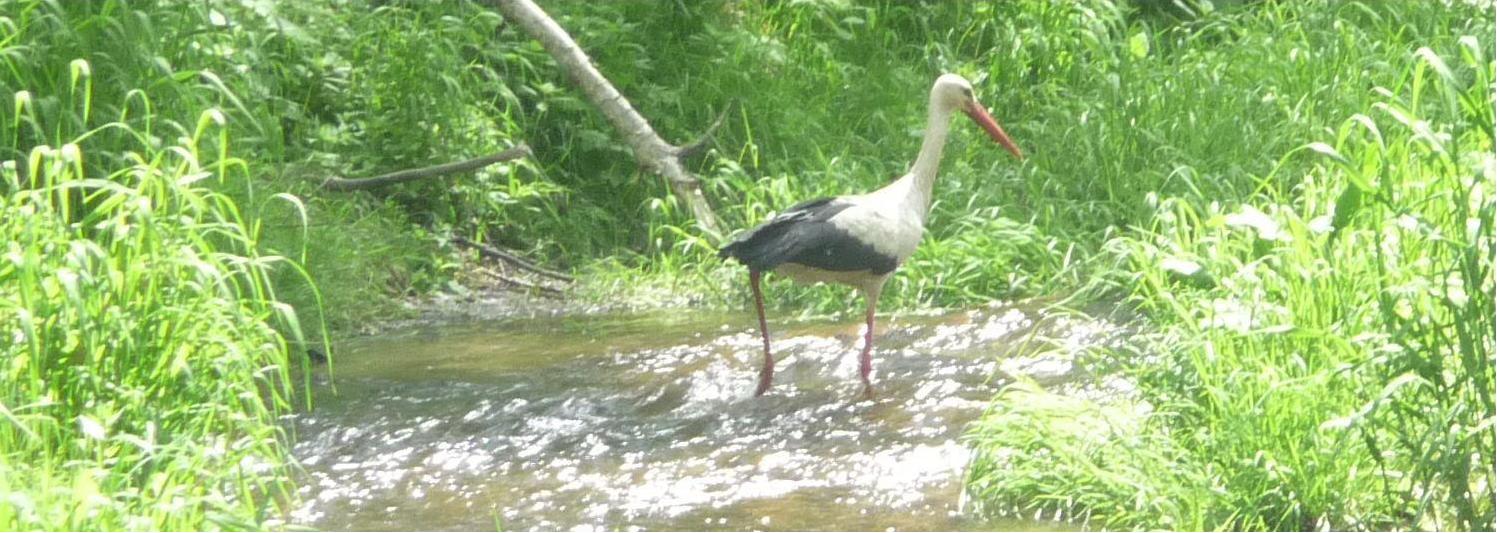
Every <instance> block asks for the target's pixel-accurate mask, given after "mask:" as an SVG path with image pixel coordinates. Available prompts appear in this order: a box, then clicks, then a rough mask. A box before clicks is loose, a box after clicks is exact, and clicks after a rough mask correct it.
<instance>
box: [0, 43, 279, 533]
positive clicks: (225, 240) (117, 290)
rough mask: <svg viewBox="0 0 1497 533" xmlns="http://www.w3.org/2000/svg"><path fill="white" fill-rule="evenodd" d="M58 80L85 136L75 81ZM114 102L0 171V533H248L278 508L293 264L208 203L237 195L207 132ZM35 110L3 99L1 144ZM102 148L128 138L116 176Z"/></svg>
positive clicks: (217, 132) (215, 113)
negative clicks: (148, 119) (151, 119)
mask: <svg viewBox="0 0 1497 533" xmlns="http://www.w3.org/2000/svg"><path fill="white" fill-rule="evenodd" d="M71 68H72V77H71V79H72V84H71V85H69V86H68V90H67V91H66V92H64V93H63V94H62V95H60V96H63V97H64V99H65V100H64V102H63V105H69V106H76V107H75V110H76V115H74V116H77V117H79V118H81V119H83V120H85V121H87V120H88V119H89V118H90V114H91V110H92V108H93V106H92V103H91V99H90V94H91V91H92V85H93V82H92V74H91V72H90V71H91V66H90V65H89V64H88V63H86V62H83V61H76V62H74V63H73V64H72V65H71ZM130 98H131V99H132V100H133V102H132V106H131V107H129V108H127V109H125V110H122V111H121V114H120V115H118V116H116V117H113V118H115V119H116V120H115V121H113V122H109V123H105V124H103V125H101V126H99V127H98V128H97V129H94V130H92V131H89V132H86V133H84V134H83V135H81V136H79V137H78V138H76V139H75V140H74V142H69V143H65V144H62V145H60V146H49V145H45V144H42V145H37V146H35V147H34V148H32V149H31V150H30V151H29V152H28V153H27V154H26V157H25V158H24V159H22V160H21V161H20V162H19V165H17V164H16V162H15V161H8V162H6V163H5V166H4V167H3V171H0V191H3V192H5V194H3V195H0V236H3V239H0V242H3V243H4V244H3V247H0V339H4V341H3V342H0V362H3V365H0V366H3V368H4V370H3V372H4V375H3V379H0V418H3V420H0V499H3V501H4V503H3V504H0V528H3V529H8V530H33V529H48V530H54V529H64V530H66V529H74V530H101V529H102V530H111V529H113V530H123V529H135V530H139V529H151V530H161V529H172V530H181V529H203V528H223V529H242V528H258V527H261V526H262V525H264V524H266V523H267V521H268V520H271V519H276V518H277V517H278V516H279V515H278V512H277V508H278V504H281V503H285V502H289V501H290V500H289V499H288V498H290V497H292V495H293V494H294V492H293V491H291V490H290V488H291V487H290V486H289V484H288V483H289V482H288V479H289V478H288V477H287V473H288V469H289V465H288V463H287V456H286V454H287V452H286V450H287V448H286V445H287V443H286V441H285V435H284V434H283V433H282V432H281V430H280V426H279V424H278V422H277V421H276V415H277V414H279V413H282V412H285V410H286V409H287V408H288V407H289V402H290V400H291V392H292V383H291V374H290V370H291V366H292V365H293V364H294V360H292V359H289V358H288V354H289V353H290V350H289V348H288V344H289V343H292V342H300V341H301V340H302V335H301V326H300V323H299V321H298V320H297V317H296V314H295V313H294V312H293V311H292V310H291V308H290V307H288V306H286V305H285V304H282V303H280V302H279V301H278V300H277V296H276V293H275V286H274V285H273V284H272V282H271V277H272V274H271V272H272V270H273V269H274V268H294V265H293V264H289V263H287V261H286V260H285V259H284V258H280V257H276V256H266V255H262V254H260V253H259V252H258V251H257V248H258V243H257V239H258V234H257V232H256V231H255V230H254V229H253V225H252V224H249V223H248V222H247V221H246V220H245V219H244V218H243V215H242V213H241V212H240V209H239V207H238V206H237V205H236V204H235V203H234V202H233V201H232V200H230V199H229V198H228V197H226V196H224V195H223V194H221V193H217V192H214V191H213V190H211V189H210V188H208V187H206V186H205V185H208V184H215V185H225V184H227V183H228V182H231V181H232V182H241V183H242V182H243V181H244V179H245V172H246V169H245V166H244V162H243V161H242V160H238V159H234V158H232V157H230V156H229V155H228V150H229V145H230V141H229V133H228V132H229V129H228V128H227V124H226V122H225V120H226V119H225V116H224V114H223V113H222V112H220V111H219V110H217V109H209V110H206V111H205V112H204V113H203V114H202V115H201V117H200V118H199V120H198V121H197V122H196V124H195V125H193V126H192V127H190V128H186V129H182V128H177V127H173V125H169V124H161V125H158V126H157V127H156V128H143V129H132V128H131V127H130V125H129V124H130V120H131V119H132V118H135V117H134V112H135V111H136V110H138V109H149V107H150V106H151V102H150V100H149V99H147V98H146V97H145V96H144V94H143V93H139V92H133V93H131V94H130ZM37 105H38V104H37V101H36V100H35V99H33V97H31V96H30V95H27V94H22V95H20V96H18V97H17V98H16V107H15V108H14V111H15V114H14V115H11V117H12V118H10V120H9V122H10V124H9V126H10V127H11V128H12V131H20V130H24V129H32V128H37V129H40V127H42V126H43V124H44V123H41V122H38V121H37V120H36V119H37V118H38V117H37V113H36V106H37ZM40 133H41V132H38V134H40ZM109 134H114V135H125V136H128V137H129V138H131V139H133V140H134V142H133V143H131V144H130V145H126V146H121V145H119V144H115V147H119V148H124V150H123V151H121V152H118V153H114V154H109V155H114V156H117V157H119V164H117V165H113V164H110V163H109V162H106V161H107V160H106V158H107V157H108V155H104V154H101V153H100V152H97V151H95V150H94V149H93V146H94V145H95V144H96V143H99V142H100V139H102V138H105V137H107V136H108V135H109ZM160 135H169V136H171V137H170V138H172V139H174V140H173V141H171V142H153V141H159V140H160V139H161V138H160V137H158V136H160ZM100 160H106V161H100ZM282 199H283V200H284V201H286V202H288V203H289V204H291V206H292V207H293V208H296V207H298V206H299V204H298V203H297V201H296V200H295V199H294V198H291V197H282ZM277 264H281V265H284V266H281V267H277V266H276V265H277ZM272 326H275V327H272ZM298 359H299V360H300V361H301V362H303V363H304V362H305V358H304V357H302V358H298Z"/></svg>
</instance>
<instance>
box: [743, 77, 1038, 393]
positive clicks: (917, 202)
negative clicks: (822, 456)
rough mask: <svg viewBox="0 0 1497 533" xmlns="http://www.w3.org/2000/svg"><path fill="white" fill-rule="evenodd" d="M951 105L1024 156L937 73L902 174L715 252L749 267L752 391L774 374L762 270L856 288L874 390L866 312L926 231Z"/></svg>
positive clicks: (790, 212) (867, 389)
mask: <svg viewBox="0 0 1497 533" xmlns="http://www.w3.org/2000/svg"><path fill="white" fill-rule="evenodd" d="M957 110H961V111H962V112H963V113H966V114H967V116H969V117H971V118H972V120H973V121H974V122H976V123H977V124H978V125H979V126H982V128H983V129H984V130H987V132H988V134H989V135H991V136H992V137H993V140H994V141H997V142H998V143H999V144H1002V145H1003V147H1004V148H1006V149H1008V151H1009V152H1012V153H1013V154H1014V157H1017V158H1019V159H1024V153H1023V152H1021V151H1019V147H1018V146H1015V145H1014V142H1013V141H1012V140H1010V139H1009V138H1008V134H1006V133H1004V132H1003V128H1002V127H1000V126H999V125H998V123H997V122H995V121H994V120H993V117H992V116H991V115H988V112H987V110H985V109H983V107H982V105H981V104H979V103H978V102H977V99H976V98H975V97H974V96H973V95H972V84H971V83H968V82H967V80H965V79H963V78H962V77H961V76H957V75H955V74H946V75H943V76H941V77H939V78H936V83H935V85H934V86H932V87H931V89H930V110H929V116H928V118H927V119H926V120H927V122H926V125H925V141H924V142H922V143H921V145H920V156H919V157H918V158H916V159H915V165H914V166H913V167H912V168H911V169H910V172H909V173H908V174H905V175H904V176H903V177H901V178H899V179H898V180H895V181H894V182H893V183H890V184H889V185H887V186H885V187H884V188H882V189H879V190H876V191H873V192H871V193H867V194H858V195H852V196H838V197H836V198H819V199H816V200H811V201H808V202H802V203H799V204H796V205H794V206H791V207H790V208H789V209H786V210H785V212H783V213H780V214H778V215H776V216H775V217H774V218H771V219H769V220H768V221H765V222H764V223H763V224H760V225H758V226H757V227H755V228H754V229H752V230H749V231H747V232H745V233H744V234H742V235H740V236H738V237H737V238H735V239H733V240H732V242H729V243H728V244H727V245H725V246H723V247H722V250H721V251H719V252H718V255H719V256H720V257H723V258H729V257H731V258H733V259H737V260H738V262H740V263H743V264H744V265H746V266H748V268H749V283H750V285H751V286H752V288H753V293H754V307H755V309H757V310H758V311H759V332H760V334H761V335H762V336H763V338H764V367H763V368H762V369H761V370H760V371H759V388H758V390H757V391H756V392H755V393H754V395H755V396H759V395H762V394H764V392H765V391H767V390H769V385H770V383H771V382H772V381H773V379H774V356H773V355H771V353H770V349H769V325H768V323H767V322H766V321H765V319H764V295H763V293H761V292H760V290H759V280H760V278H761V276H762V275H763V273H764V272H766V271H773V272H775V273H777V274H781V275H785V276H789V277H790V278H791V279H793V280H795V281H798V282H802V283H819V282H826V283H840V284H843V285H849V286H851V287H853V288H854V289H857V290H858V291H860V292H862V293H863V298H864V299H865V300H866V301H867V302H868V310H867V329H865V330H864V331H863V352H862V355H861V358H860V360H859V372H860V373H861V375H862V377H863V390H864V394H865V395H866V396H870V397H871V396H872V395H873V384H872V383H871V382H869V379H868V374H869V373H870V372H872V370H873V312H874V309H875V308H876V307H877V306H878V296H879V292H880V291H882V290H883V287H884V282H886V281H888V280H889V276H890V275H892V274H893V273H894V270H895V269H897V268H899V265H900V264H902V263H904V261H905V260H906V259H909V258H910V255H911V254H913V253H915V247H916V246H918V245H919V244H920V238H921V236H922V235H923V234H924V233H925V217H926V215H927V214H929V211H930V199H931V196H930V195H931V185H933V184H934V183H935V181H936V169H937V167H938V166H939V165H940V162H941V149H942V148H943V147H944V146H945V144H946V133H947V130H948V129H949V128H950V125H951V114H952V113H953V112H955V111H957Z"/></svg>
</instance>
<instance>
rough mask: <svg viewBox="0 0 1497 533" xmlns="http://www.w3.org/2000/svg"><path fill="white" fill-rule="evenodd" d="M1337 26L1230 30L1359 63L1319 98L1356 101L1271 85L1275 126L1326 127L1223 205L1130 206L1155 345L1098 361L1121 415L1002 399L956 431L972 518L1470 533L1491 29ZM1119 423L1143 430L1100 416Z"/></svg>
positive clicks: (1396, 20) (1130, 248)
mask: <svg viewBox="0 0 1497 533" xmlns="http://www.w3.org/2000/svg"><path fill="white" fill-rule="evenodd" d="M1320 7H1323V6H1320ZM1445 7H1447V8H1448V7H1453V6H1445ZM1343 9H1349V10H1350V15H1349V16H1348V15H1347V14H1337V17H1338V18H1337V19H1336V22H1334V23H1332V24H1330V25H1328V29H1331V30H1334V33H1331V32H1327V33H1326V35H1327V36H1332V35H1334V36H1337V38H1338V39H1339V40H1340V42H1342V43H1344V44H1343V45H1342V46H1336V45H1334V44H1327V43H1317V42H1316V39H1315V38H1314V35H1313V34H1312V33H1311V32H1312V31H1314V30H1315V29H1316V27H1317V26H1318V25H1317V21H1316V19H1317V15H1316V13H1314V11H1315V7H1304V6H1291V7H1284V6H1280V7H1278V8H1277V9H1275V8H1268V9H1266V10H1263V11H1257V12H1252V13H1245V14H1243V15H1241V16H1242V17H1246V18H1243V19H1241V20H1239V21H1234V22H1233V24H1235V25H1236V26H1234V28H1233V29H1235V30H1236V31H1238V32H1240V33H1242V34H1244V35H1253V34H1255V33H1256V32H1255V29H1256V27H1257V25H1260V24H1261V25H1272V27H1274V28H1277V29H1279V30H1280V31H1279V32H1278V33H1277V34H1276V35H1278V36H1283V35H1286V34H1287V35H1291V36H1295V35H1298V36H1300V38H1301V39H1303V38H1305V37H1310V40H1309V42H1303V41H1300V42H1295V44H1292V45H1284V44H1281V45H1279V46H1289V47H1291V48H1290V49H1291V50H1300V52H1299V53H1300V54H1306V55H1310V56H1311V58H1316V57H1319V58H1326V57H1336V56H1351V54H1352V52H1356V51H1358V50H1360V51H1361V52H1360V53H1363V54H1367V57H1364V58H1363V59H1362V60H1361V61H1350V60H1339V61H1336V62H1335V63H1332V65H1337V64H1339V65H1343V68H1350V69H1358V70H1361V71H1362V75H1361V76H1360V77H1358V78H1356V79H1357V80H1358V81H1359V82H1360V81H1365V82H1368V83H1367V86H1365V87H1361V88H1359V89H1360V90H1358V91H1348V92H1351V93H1352V95H1351V96H1346V97H1342V98H1347V99H1356V100H1360V102H1359V105H1358V107H1356V108H1352V109H1346V107H1344V106H1334V105H1332V104H1333V103H1327V102H1325V101H1324V100H1323V99H1318V98H1317V99H1312V98H1314V96H1315V94H1316V93H1314V92H1311V93H1309V94H1308V95H1302V93H1300V92H1280V91H1283V89H1275V90H1274V93H1275V95H1276V96H1277V97H1278V98H1279V99H1282V98H1284V96H1285V95H1286V94H1291V95H1301V96H1296V98H1298V99H1299V101H1298V102H1297V103H1296V104H1294V107H1293V108H1290V109H1286V110H1285V111H1286V113H1285V115H1287V116H1291V117H1292V116H1294V114H1293V111H1295V110H1298V109H1302V108H1311V107H1313V106H1326V107H1331V108H1338V109H1345V116H1343V117H1342V122H1339V123H1336V124H1337V125H1336V126H1335V127H1330V128H1325V129H1323V130H1322V131H1321V132H1320V133H1318V134H1315V135H1307V136H1304V137H1299V138H1291V139H1288V140H1287V142H1293V143H1299V144H1300V146H1298V147H1294V148H1291V149H1287V150H1284V153H1283V155H1282V157H1281V158H1280V159H1279V160H1278V161H1277V162H1275V165H1274V166H1273V168H1272V169H1271V170H1270V171H1269V172H1265V173H1263V174H1261V176H1258V177H1254V178H1253V181H1252V182H1251V183H1252V185H1253V186H1252V188H1251V189H1249V190H1245V191H1243V192H1242V194H1238V195H1229V196H1226V197H1222V198H1221V199H1220V201H1205V199H1204V198H1199V197H1194V196H1192V195H1190V194H1183V195H1180V194H1168V193H1164V194H1150V196H1149V201H1148V202H1146V203H1145V204H1144V205H1147V206H1149V208H1150V209H1152V210H1153V214H1152V216H1150V217H1149V219H1148V221H1147V222H1146V223H1143V224H1140V225H1139V227H1138V228H1137V229H1136V230H1134V231H1130V232H1128V233H1126V234H1125V235H1124V236H1122V237H1120V238H1119V239H1117V240H1115V241H1113V242H1112V243H1111V247H1112V248H1113V249H1115V250H1117V251H1118V253H1119V254H1120V255H1121V256H1122V257H1124V258H1125V259H1126V261H1127V262H1126V268H1127V271H1128V272H1129V275H1128V278H1127V279H1128V283H1127V286H1128V287H1129V289H1130V290H1129V293H1130V301H1131V302H1133V303H1134V304H1136V305H1137V306H1138V308H1139V309H1140V310H1141V311H1143V312H1144V314H1145V316H1146V317H1147V318H1148V322H1147V324H1148V326H1146V327H1149V328H1155V329H1157V331H1156V332H1154V333H1150V334H1147V335H1144V336H1142V337H1141V339H1142V340H1143V342H1142V343H1141V345H1140V346H1139V347H1137V348H1135V349H1134V350H1131V351H1128V352H1124V353H1116V354H1114V357H1113V363H1114V364H1115V365H1116V366H1118V367H1120V368H1121V369H1123V371H1124V372H1126V373H1127V374H1129V375H1132V376H1134V377H1135V378H1136V379H1137V380H1138V383H1139V386H1140V390H1139V396H1140V397H1139V398H1138V399H1137V400H1134V401H1121V400H1120V401H1119V402H1118V404H1119V405H1114V406H1108V405H1098V404H1094V403H1088V402H1079V401H1076V400H1068V399H1064V398H1059V397H1054V396H1052V395H1050V394H1048V393H1045V392H1043V391H1038V390H1034V389H1033V388H1030V387H1018V388H1014V389H1011V390H1009V391H1006V392H1005V393H1004V394H1003V395H1002V396H1000V397H999V399H998V400H997V402H996V403H995V405H994V410H993V412H992V413H990V414H989V415H988V416H987V417H985V418H984V419H983V420H982V421H981V422H980V423H979V424H977V425H976V426H975V427H974V428H973V431H972V437H973V439H974V442H975V443H976V444H977V445H978V447H979V458H978V459H977V461H976V463H975V464H974V468H973V471H972V474H971V476H972V477H971V485H972V490H973V491H974V493H975V494H977V495H978V497H979V499H980V500H982V501H983V502H984V503H986V504H987V505H988V507H989V508H990V509H994V510H997V511H1003V512H1019V513H1029V512H1035V511H1039V512H1043V513H1059V514H1061V515H1065V516H1072V517H1076V518H1078V519H1082V520H1089V521H1090V523H1091V524H1093V525H1095V526H1099V527H1107V528H1115V529H1147V528H1180V529H1252V530H1258V529H1277V530H1283V529H1289V530H1294V529H1325V528H1331V529H1381V528H1416V529H1441V530H1449V529H1454V530H1464V529H1474V530H1489V529H1491V528H1492V527H1493V512H1494V511H1493V485H1494V483H1497V470H1494V465H1493V460H1492V457H1493V451H1494V450H1493V439H1494V434H1493V421H1494V409H1493V359H1492V358H1493V354H1494V346H1493V343H1494V341H1497V332H1494V329H1497V326H1494V322H1493V300H1492V295H1493V291H1494V283H1493V272H1492V260H1493V255H1494V253H1497V247H1494V240H1493V209H1494V207H1493V201H1494V198H1493V196H1492V193H1493V190H1494V186H1497V183H1494V180H1497V160H1494V159H1493V154H1492V151H1493V135H1492V120H1493V119H1492V92H1491V91H1492V86H1493V85H1492V83H1493V62H1492V58H1491V56H1490V50H1491V42H1490V36H1491V26H1490V15H1491V13H1490V12H1489V11H1485V12H1483V11H1480V10H1478V9H1477V8H1474V7H1471V8H1469V12H1467V13H1465V14H1466V15H1467V16H1471V20H1483V19H1485V20H1484V22H1482V23H1480V24H1479V25H1477V27H1476V28H1471V29H1473V30H1480V28H1483V27H1484V28H1485V30H1484V31H1480V32H1478V31H1472V32H1471V33H1470V34H1466V35H1462V34H1460V33H1455V34H1449V35H1440V34H1438V33H1435V34H1431V33H1430V32H1436V31H1439V30H1442V28H1438V27H1436V26H1434V25H1433V24H1431V23H1433V22H1434V21H1436V20H1439V19H1440V18H1441V17H1442V16H1445V14H1443V13H1431V12H1423V11H1419V10H1413V11H1411V12H1405V13H1400V14H1398V15H1399V16H1395V14H1393V13H1380V12H1378V11H1377V10H1376V9H1375V7H1373V6H1356V7H1343ZM1452 11H1453V12H1456V13H1459V12H1461V10H1459V9H1452ZM1342 17H1345V18H1342ZM1352 24H1361V26H1358V27H1352V26H1351V25H1352ZM1321 27H1324V26H1321ZM1420 37H1423V38H1422V39H1421V38H1420ZM1280 38H1282V37H1280ZM1276 40H1277V39H1276ZM1288 40H1290V41H1296V39H1294V38H1290V39H1288ZM1400 43H1403V45H1402V47H1399V46H1397V45H1398V44H1400ZM1317 44H1320V45H1319V46H1316V45H1317ZM1260 52H1261V51H1260ZM1377 58H1386V59H1382V60H1379V59H1377ZM1291 59H1292V57H1291ZM1354 72H1355V71H1353V72H1348V73H1347V74H1348V75H1350V74H1353V73H1354ZM1319 75H1320V76H1325V77H1330V78H1333V79H1334V78H1336V77H1339V76H1340V74H1339V71H1335V70H1332V71H1331V72H1324V71H1322V72H1320V74H1319ZM1187 79H1188V77H1187ZM1376 80H1391V81H1389V82H1379V81H1376ZM1263 83H1264V84H1265V85H1266V84H1277V83H1280V76H1278V75H1272V74H1268V73H1266V72H1265V76H1264V78H1263ZM1383 83H1387V85H1383ZM1265 99H1267V98H1266V97H1265ZM1243 122H1246V123H1251V121H1250V120H1244V121H1243ZM1248 127H1249V126H1244V127H1243V128H1244V129H1247V128H1248ZM1208 131H1209V130H1208ZM1231 139H1233V138H1232V137H1227V136H1221V137H1218V138H1217V140H1218V142H1219V143H1226V142H1229V140H1231ZM1306 167H1308V168H1306ZM1188 177H1193V176H1188ZM1191 181H1193V182H1194V181H1195V180H1191ZM1128 406H1132V407H1139V406H1149V407H1151V408H1152V412H1151V413H1150V414H1148V415H1143V416H1140V415H1138V414H1137V413H1136V412H1130V414H1128V415H1126V416H1123V417H1121V418H1122V420H1121V421H1120V420H1119V419H1118V417H1116V416H1109V414H1114V415H1115V414H1116V412H1117V411H1118V410H1120V409H1121V410H1123V411H1128V410H1127V409H1124V408H1125V407H1128ZM1077 427H1081V428H1084V429H1083V430H1076V429H1075V428H1077Z"/></svg>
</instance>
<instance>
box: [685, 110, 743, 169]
mask: <svg viewBox="0 0 1497 533" xmlns="http://www.w3.org/2000/svg"><path fill="white" fill-rule="evenodd" d="M732 110H733V104H728V106H727V107H724V108H723V110H722V112H721V113H718V114H717V120H713V121H712V125H711V126H707V131H704V132H702V135H701V136H699V137H697V138H696V140H694V141H691V142H689V143H686V144H685V145H683V146H678V147H676V157H679V158H681V159H686V158H688V157H692V156H695V155H697V154H698V153H699V152H701V151H702V149H703V148H706V147H707V143H710V142H712V136H713V135H715V134H717V129H718V128H721V127H722V126H723V121H724V120H727V118H728V112H729V111H732Z"/></svg>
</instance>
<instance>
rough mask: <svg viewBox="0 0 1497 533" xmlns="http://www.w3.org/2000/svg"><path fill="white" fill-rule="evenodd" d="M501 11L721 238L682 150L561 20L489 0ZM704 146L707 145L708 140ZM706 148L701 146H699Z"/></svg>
mask: <svg viewBox="0 0 1497 533" xmlns="http://www.w3.org/2000/svg"><path fill="white" fill-rule="evenodd" d="M485 1H486V2H487V3H488V4H490V5H493V6H494V7H496V8H498V9H499V12H500V13H501V14H503V15H504V18H505V20H507V21H509V22H512V23H514V24H515V25H517V26H519V27H520V28H521V29H522V30H524V31H525V34H526V35H529V36H530V38H532V39H535V40H536V41H539V42H540V43H541V46H542V47H543V48H545V49H546V52H547V53H548V54H550V55H551V57H552V58H553V59H555V60H556V64H557V65H558V66H560V67H561V70H562V71H563V72H565V73H566V75H567V77H568V78H570V79H571V81H572V83H573V84H574V85H576V86H577V87H578V88H579V89H581V90H582V92H583V93H584V94H585V95H586V96H587V99H588V100H589V101H590V102H592V104H593V106H595V107H597V108H598V110H599V111H602V112H603V115H604V116H605V117H607V118H608V122H609V123H610V124H612V125H613V127H614V129H616V130H618V132H619V133H620V134H622V135H623V136H624V140H625V141H626V142H628V143H629V148H630V149H632V150H633V151H634V158H635V160H636V161H638V163H639V164H640V166H642V167H644V168H645V169H648V170H649V171H651V172H653V173H655V174H659V175H660V176H662V177H664V178H665V180H666V182H667V183H668V184H669V185H670V188H671V191H672V192H673V193H675V195H676V196H677V197H678V198H680V199H681V201H683V202H685V203H686V206H687V207H688V208H690V209H691V214H692V216H693V217H694V218H695V219H696V221H697V224H698V225H700V226H701V227H702V229H704V230H706V231H707V233H708V234H709V235H711V236H712V237H713V238H716V237H717V236H719V235H720V234H721V230H720V228H721V224H719V223H718V220H717V215H716V214H715V213H714V212H713V211H712V206H711V204H708V203H707V197H706V196H705V195H703V194H702V185H701V182H700V181H699V180H697V178H696V176H694V175H692V174H691V173H690V172H688V171H687V170H686V168H685V167H684V166H683V165H682V164H681V157H682V152H683V150H682V148H680V147H677V146H674V145H672V144H670V143H668V142H665V140H664V139H661V138H660V135H659V134H657V133H655V129H654V128H652V127H650V123H649V122H648V121H646V120H645V118H644V117H643V116H641V115H640V114H639V112H638V111H636V110H635V109H634V106H633V105H630V104H629V100H627V99H625V98H624V95H623V94H621V93H619V91H618V89H615V88H614V86H613V84H612V83H610V82H609V81H608V79H607V78H604V77H603V74H602V73H599V72H598V69H597V68H596V67H594V66H593V64H592V60H590V59H588V57H587V54H585V53H583V51H582V48H581V47H579V46H577V42H576V41H574V40H572V36H571V35H569V34H567V31H566V30H565V29H563V28H562V27H561V26H560V25H559V24H557V23H556V21H555V20H552V19H551V17H550V16H549V15H547V14H546V12H545V11H543V10H541V8H540V6H537V5H536V4H535V2H533V1H531V0H485ZM699 144H705V141H703V142H702V143H699ZM697 149H700V146H698V147H697Z"/></svg>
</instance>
